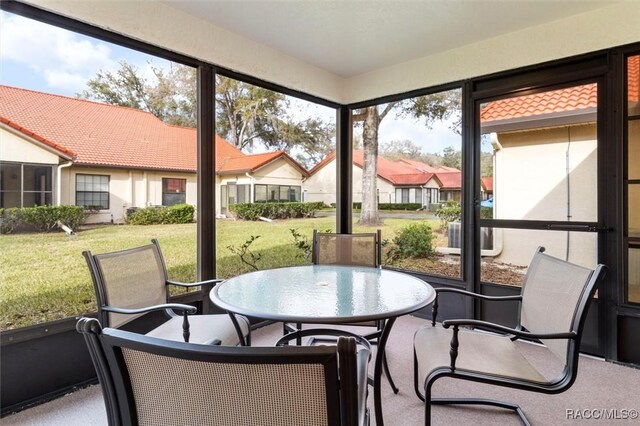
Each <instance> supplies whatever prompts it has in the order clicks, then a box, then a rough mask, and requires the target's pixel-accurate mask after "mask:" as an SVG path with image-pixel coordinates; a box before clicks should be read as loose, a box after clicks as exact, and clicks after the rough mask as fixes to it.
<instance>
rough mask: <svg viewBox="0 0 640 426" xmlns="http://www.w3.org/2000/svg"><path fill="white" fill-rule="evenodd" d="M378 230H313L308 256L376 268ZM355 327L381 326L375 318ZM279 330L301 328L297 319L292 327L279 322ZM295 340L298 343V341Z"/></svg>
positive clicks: (379, 255)
mask: <svg viewBox="0 0 640 426" xmlns="http://www.w3.org/2000/svg"><path fill="white" fill-rule="evenodd" d="M381 236H382V234H381V232H380V230H379V229H378V230H377V232H372V233H362V234H334V233H329V232H318V230H316V229H314V230H313V241H312V252H311V260H312V262H313V264H314V265H342V266H365V267H373V268H379V267H380V265H381V263H382V262H381V258H382V251H381V244H380V243H381ZM343 325H354V326H358V327H376V328H377V331H380V330H381V329H382V324H381V323H380V322H379V321H371V322H361V323H354V324H343ZM282 326H283V333H284V334H287V333H291V332H293V331H295V330H300V329H302V324H301V323H296V324H295V327H294V326H292V325H291V324H288V323H283V325H282ZM297 344H298V345H299V344H301V342H300V341H298V342H297Z"/></svg>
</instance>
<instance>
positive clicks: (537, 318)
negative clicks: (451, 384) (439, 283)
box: [414, 247, 606, 425]
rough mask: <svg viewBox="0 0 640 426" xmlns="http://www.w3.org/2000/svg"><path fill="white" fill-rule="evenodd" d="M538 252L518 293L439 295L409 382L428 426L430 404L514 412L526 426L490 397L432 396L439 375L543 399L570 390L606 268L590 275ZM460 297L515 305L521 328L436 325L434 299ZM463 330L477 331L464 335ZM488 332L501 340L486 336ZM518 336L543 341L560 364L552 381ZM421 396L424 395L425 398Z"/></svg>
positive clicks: (455, 322)
mask: <svg viewBox="0 0 640 426" xmlns="http://www.w3.org/2000/svg"><path fill="white" fill-rule="evenodd" d="M543 252H544V247H538V249H537V250H536V253H535V255H534V256H533V259H532V261H531V264H530V265H529V269H528V271H527V274H526V276H525V279H524V283H523V285H522V292H521V294H520V295H516V296H502V297H491V296H485V295H480V294H476V293H470V292H467V291H463V290H457V289H451V288H446V289H444V288H440V289H438V288H437V289H435V290H436V300H435V301H434V304H433V318H432V323H431V325H428V326H425V327H422V328H420V329H419V330H418V331H417V332H416V334H415V336H414V384H415V391H416V394H417V395H418V397H419V398H420V399H422V400H423V401H425V402H426V406H425V424H426V425H430V424H431V406H432V405H434V404H469V405H473V404H479V405H489V406H494V407H501V408H506V409H511V410H514V411H515V412H516V413H517V414H518V416H519V417H520V419H521V420H522V422H523V423H524V424H525V425H528V424H529V421H528V420H527V418H526V416H525V415H524V412H523V411H522V409H521V408H520V406H519V405H517V404H514V403H510V402H503V401H496V400H491V399H468V398H433V395H432V386H433V384H434V382H435V381H436V380H438V379H440V378H442V377H451V378H455V379H461V380H470V381H474V382H480V383H487V384H491V385H496V386H504V387H510V388H515V389H522V390H528V391H533V392H540V393H546V394H556V393H560V392H563V391H565V390H567V389H569V388H570V387H571V385H572V384H573V383H574V381H575V379H576V375H577V373H578V359H579V357H578V355H579V349H580V341H581V338H582V332H583V329H584V323H585V318H586V313H587V309H588V307H589V304H590V302H591V300H592V298H593V295H594V292H595V290H596V283H597V282H598V281H599V280H600V279H601V278H602V277H603V276H604V273H605V271H606V267H605V266H604V265H598V266H597V267H596V268H595V270H591V269H588V268H584V267H582V266H578V265H574V264H572V263H569V262H565V261H563V260H560V259H557V258H555V257H552V256H549V255H546V254H544V253H543ZM441 293H457V294H461V295H464V296H469V297H473V298H476V299H481V300H486V301H517V302H519V304H520V310H519V318H518V325H517V326H516V327H515V328H509V327H505V326H502V325H498V324H493V323H490V322H486V321H479V320H472V319H451V320H445V321H443V322H442V326H441V327H440V326H436V317H437V314H438V295H439V294H441ZM464 326H468V327H474V328H477V329H480V331H477V330H467V329H463V328H461V327H464ZM486 331H491V332H495V333H502V334H501V335H497V334H492V333H487V332H486ZM519 338H525V339H536V340H540V341H541V342H542V343H543V344H544V345H545V346H546V348H547V349H548V351H549V352H550V353H552V354H553V355H555V356H556V357H557V358H558V359H559V360H560V361H561V362H562V364H563V366H564V367H563V369H562V371H561V372H560V373H559V374H558V375H557V376H556V377H553V378H551V379H548V378H547V377H545V376H544V375H542V374H541V373H540V372H539V371H538V369H536V367H535V366H534V365H532V364H531V363H530V362H529V361H528V360H527V359H526V358H525V357H524V356H523V355H522V354H521V353H520V352H519V351H518V347H517V345H515V343H514V341H515V340H517V339H519ZM422 391H424V393H422Z"/></svg>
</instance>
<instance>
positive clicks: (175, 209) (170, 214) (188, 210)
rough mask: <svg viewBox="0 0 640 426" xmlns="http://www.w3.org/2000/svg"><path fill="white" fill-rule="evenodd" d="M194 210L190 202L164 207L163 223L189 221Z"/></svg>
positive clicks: (191, 219) (191, 220)
mask: <svg viewBox="0 0 640 426" xmlns="http://www.w3.org/2000/svg"><path fill="white" fill-rule="evenodd" d="M195 211H196V209H195V208H194V207H193V206H192V205H190V204H175V205H173V206H170V207H167V208H166V211H165V218H164V222H163V223H191V222H193V215H194V214H195Z"/></svg>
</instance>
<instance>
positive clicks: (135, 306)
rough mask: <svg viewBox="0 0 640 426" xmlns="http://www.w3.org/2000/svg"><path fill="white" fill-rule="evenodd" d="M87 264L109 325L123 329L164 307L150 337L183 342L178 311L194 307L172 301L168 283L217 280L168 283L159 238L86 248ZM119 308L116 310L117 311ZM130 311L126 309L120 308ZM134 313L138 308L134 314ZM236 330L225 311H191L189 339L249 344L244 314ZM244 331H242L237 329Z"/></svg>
mask: <svg viewBox="0 0 640 426" xmlns="http://www.w3.org/2000/svg"><path fill="white" fill-rule="evenodd" d="M83 255H84V257H85V259H86V261H87V265H88V266H89V270H90V272H91V278H92V280H93V286H94V290H95V292H96V301H97V304H98V316H99V319H100V322H101V323H102V325H103V326H105V327H115V328H119V327H122V326H124V325H125V324H127V323H129V322H132V321H133V320H135V319H137V318H140V317H141V316H143V315H145V314H146V313H148V312H149V310H156V311H158V310H162V311H164V312H165V313H166V315H167V321H166V322H164V323H163V324H161V325H160V326H158V327H157V328H155V329H154V330H152V331H150V332H149V333H148V335H149V336H153V337H157V338H162V339H168V340H178V341H182V340H184V339H185V338H186V336H185V334H184V330H183V321H184V318H183V317H180V316H177V314H176V312H174V309H180V308H182V309H183V312H184V308H185V307H186V308H188V309H193V307H191V306H188V305H179V304H172V305H171V306H170V305H168V302H169V296H170V294H169V291H168V289H167V287H168V286H169V285H180V286H183V287H197V286H203V285H212V284H214V283H216V282H218V281H219V280H209V281H201V282H196V283H178V282H175V281H170V280H169V276H168V274H167V267H166V265H165V262H164V257H163V256H162V252H161V251H160V244H159V243H158V241H157V240H155V239H153V240H151V244H148V245H145V246H141V247H135V248H131V249H127V250H120V251H116V252H110V253H101V254H95V255H94V254H92V253H91V252H90V251H85V252H83ZM114 309H117V310H118V311H117V312H114ZM123 309H124V310H129V311H130V312H125V313H123V312H122V310H123ZM131 311H134V312H131ZM234 318H235V319H236V321H237V322H238V329H237V328H236V327H235V325H234V323H233V321H232V320H231V318H230V317H229V315H227V314H215V315H190V316H189V317H188V318H187V321H188V323H189V325H188V329H189V336H188V338H189V341H190V342H192V343H202V344H215V343H218V341H221V342H222V343H221V344H223V345H237V344H243V345H245V344H247V345H248V344H250V329H249V322H248V320H247V319H246V318H245V317H242V316H239V315H238V316H234ZM239 332H241V333H242V334H241V335H239V334H238V333H239Z"/></svg>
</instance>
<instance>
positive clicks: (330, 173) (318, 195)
mask: <svg viewBox="0 0 640 426" xmlns="http://www.w3.org/2000/svg"><path fill="white" fill-rule="evenodd" d="M336 173H337V171H336V161H335V160H333V161H330V162H329V163H327V164H326V165H325V166H324V167H323V168H321V169H320V170H318V171H317V172H316V173H314V174H313V175H311V176H309V177H308V178H307V179H306V180H305V181H304V184H303V185H304V188H303V189H304V191H306V197H307V198H306V199H307V201H322V202H324V203H325V204H331V203H335V202H336Z"/></svg>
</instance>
